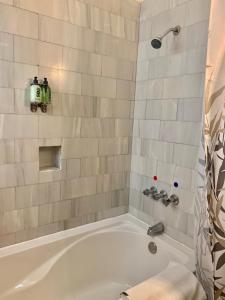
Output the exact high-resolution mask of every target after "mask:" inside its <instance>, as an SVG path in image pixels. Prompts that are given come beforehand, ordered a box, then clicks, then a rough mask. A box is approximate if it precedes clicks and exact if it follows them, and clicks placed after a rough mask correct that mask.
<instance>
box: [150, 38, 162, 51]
mask: <svg viewBox="0 0 225 300" xmlns="http://www.w3.org/2000/svg"><path fill="white" fill-rule="evenodd" d="M151 45H152V47H153V48H154V49H159V48H161V46H162V40H161V38H160V37H159V38H155V39H153V40H152V41H151Z"/></svg>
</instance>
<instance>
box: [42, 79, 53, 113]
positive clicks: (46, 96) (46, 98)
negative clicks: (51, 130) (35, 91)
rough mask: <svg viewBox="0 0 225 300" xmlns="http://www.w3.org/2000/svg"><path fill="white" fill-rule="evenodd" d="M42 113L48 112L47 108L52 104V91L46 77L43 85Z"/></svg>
mask: <svg viewBox="0 0 225 300" xmlns="http://www.w3.org/2000/svg"><path fill="white" fill-rule="evenodd" d="M41 95H42V97H41V111H42V112H44V113H45V112H47V106H48V104H50V103H51V89H50V87H49V85H48V79H47V78H46V77H45V78H44V81H43V83H42V85H41Z"/></svg>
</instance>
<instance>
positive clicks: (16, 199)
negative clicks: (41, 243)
mask: <svg viewBox="0 0 225 300" xmlns="http://www.w3.org/2000/svg"><path fill="white" fill-rule="evenodd" d="M139 11H140V5H139V4H138V3H137V2H136V1H135V0H110V1H100V0H80V1H78V0H48V1H46V0H39V1H36V0H0V98H1V99H0V100H1V101H0V246H6V245H10V244H14V243H18V242H21V241H24V240H28V239H32V238H35V237H38V236H41V235H45V234H49V233H53V232H56V231H59V230H63V229H67V228H71V227H74V226H78V225H80V224H85V223H88V222H92V221H96V220H99V219H102V218H106V217H111V216H115V215H119V214H123V213H125V212H127V211H128V199H129V174H130V173H129V172H130V154H131V139H132V138H131V135H132V118H133V107H134V94H135V78H136V59H137V45H138V26H139ZM139 74H140V70H139ZM34 76H39V77H40V78H42V77H44V76H47V77H48V80H49V83H50V86H51V88H52V91H53V99H52V102H53V103H52V106H51V107H50V108H49V111H48V113H47V114H43V113H41V112H38V113H36V114H34V113H31V112H30V109H29V99H28V97H27V90H28V89H27V87H28V86H29V81H30V79H32V78H33V77H34ZM138 76H140V75H138ZM140 103H141V102H140ZM183 105H185V103H184V104H183ZM180 117H181V118H182V117H184V116H182V111H181V115H180ZM152 122H153V124H154V126H158V125H157V122H159V121H152ZM154 122H156V123H154ZM143 124H144V123H143ZM170 126H173V123H171V124H170ZM165 130H166V128H165ZM40 146H61V147H62V150H61V159H62V161H61V165H62V167H61V170H49V171H46V170H45V171H39V147H40ZM135 157H136V156H134V158H135ZM136 176H137V175H136Z"/></svg>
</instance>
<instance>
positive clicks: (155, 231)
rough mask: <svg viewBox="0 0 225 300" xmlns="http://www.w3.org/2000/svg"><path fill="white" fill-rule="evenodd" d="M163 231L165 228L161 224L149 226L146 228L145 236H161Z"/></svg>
mask: <svg viewBox="0 0 225 300" xmlns="http://www.w3.org/2000/svg"><path fill="white" fill-rule="evenodd" d="M164 231H165V226H164V225H163V223H161V222H160V223H157V224H155V225H153V226H150V227H149V228H148V231H147V234H148V235H150V236H154V235H159V234H162V233H163V232H164Z"/></svg>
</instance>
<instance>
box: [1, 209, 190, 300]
mask: <svg viewBox="0 0 225 300" xmlns="http://www.w3.org/2000/svg"><path fill="white" fill-rule="evenodd" d="M146 230H147V225H146V224H144V223H142V222H140V221H138V220H137V219H135V218H133V217H131V216H130V215H124V216H120V217H116V218H112V219H108V220H104V221H100V222H97V223H94V224H89V225H85V226H81V227H78V228H75V229H71V230H67V231H64V232H60V233H56V234H52V235H49V236H46V237H42V238H39V239H35V240H32V241H29V242H25V243H21V244H19V245H15V246H10V247H6V248H3V249H0V278H1V280H0V299H1V300H3V299H4V300H40V299H43V300H72V299H73V300H74V299H76V300H116V299H118V298H119V294H120V292H121V291H123V290H126V289H127V288H129V287H130V286H133V285H135V284H137V283H138V282H141V281H143V280H145V279H147V278H149V277H150V276H152V275H155V274H157V273H158V272H160V271H161V270H162V269H163V268H165V267H166V266H167V265H168V263H169V262H170V261H177V262H181V263H183V264H185V265H186V266H187V267H188V268H189V269H190V270H192V271H193V270H194V267H193V252H192V250H191V249H189V248H187V247H185V246H183V245H181V244H179V243H177V242H176V241H174V240H172V239H171V238H169V237H168V236H166V235H165V234H164V235H163V236H162V237H157V238H151V237H149V236H148V235H147V234H146ZM152 240H154V242H155V243H156V244H157V247H158V252H157V254H154V255H153V254H151V253H150V252H149V250H148V244H149V242H150V241H152Z"/></svg>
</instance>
